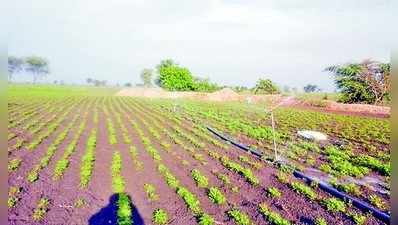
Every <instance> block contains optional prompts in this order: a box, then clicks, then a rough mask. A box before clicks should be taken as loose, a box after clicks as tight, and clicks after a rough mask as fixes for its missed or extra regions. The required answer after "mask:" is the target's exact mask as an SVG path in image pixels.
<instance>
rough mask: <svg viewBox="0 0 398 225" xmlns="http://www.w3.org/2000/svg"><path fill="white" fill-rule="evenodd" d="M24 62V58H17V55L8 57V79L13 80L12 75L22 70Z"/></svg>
mask: <svg viewBox="0 0 398 225" xmlns="http://www.w3.org/2000/svg"><path fill="white" fill-rule="evenodd" d="M23 64H24V61H23V59H20V58H17V57H15V56H9V57H8V80H9V81H11V80H12V76H13V75H14V74H15V73H19V72H20V71H21V70H22V66H23Z"/></svg>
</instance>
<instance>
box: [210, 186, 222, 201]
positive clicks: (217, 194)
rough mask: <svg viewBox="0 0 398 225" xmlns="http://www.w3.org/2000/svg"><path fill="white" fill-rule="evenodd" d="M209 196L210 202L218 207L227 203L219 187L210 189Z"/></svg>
mask: <svg viewBox="0 0 398 225" xmlns="http://www.w3.org/2000/svg"><path fill="white" fill-rule="evenodd" d="M208 196H209V198H210V200H211V201H212V202H213V203H215V204H217V205H221V204H224V203H225V197H224V195H223V194H222V192H221V191H220V190H219V189H218V188H217V187H211V188H210V189H209V192H208Z"/></svg>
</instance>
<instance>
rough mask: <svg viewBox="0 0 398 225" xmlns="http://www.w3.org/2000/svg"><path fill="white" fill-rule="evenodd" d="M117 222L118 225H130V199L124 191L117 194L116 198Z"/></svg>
mask: <svg viewBox="0 0 398 225" xmlns="http://www.w3.org/2000/svg"><path fill="white" fill-rule="evenodd" d="M117 206H118V209H117V223H118V224H119V225H131V224H132V220H131V216H132V210H131V200H130V198H129V197H128V195H127V194H125V193H119V194H118V200H117Z"/></svg>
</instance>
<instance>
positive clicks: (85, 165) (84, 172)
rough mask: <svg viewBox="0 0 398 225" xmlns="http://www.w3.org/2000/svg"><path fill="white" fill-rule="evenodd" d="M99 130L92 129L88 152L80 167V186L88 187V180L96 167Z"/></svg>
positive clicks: (88, 141)
mask: <svg viewBox="0 0 398 225" xmlns="http://www.w3.org/2000/svg"><path fill="white" fill-rule="evenodd" d="M96 135H97V132H96V131H95V130H92V131H91V134H90V136H89V138H88V140H87V145H86V152H85V154H84V155H83V157H82V161H81V167H80V186H81V187H87V185H88V182H89V181H90V179H91V175H92V172H93V168H94V161H95V152H94V151H95V147H96V143H97V138H96Z"/></svg>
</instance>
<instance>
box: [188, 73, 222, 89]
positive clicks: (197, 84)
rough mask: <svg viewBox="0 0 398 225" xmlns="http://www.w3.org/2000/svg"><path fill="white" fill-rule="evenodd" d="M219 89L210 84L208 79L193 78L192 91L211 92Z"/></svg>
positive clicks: (215, 85)
mask: <svg viewBox="0 0 398 225" xmlns="http://www.w3.org/2000/svg"><path fill="white" fill-rule="evenodd" d="M218 89H220V87H218V85H217V84H215V83H210V81H209V80H208V79H201V78H198V77H194V84H193V90H194V91H198V92H213V91H216V90H218Z"/></svg>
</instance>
